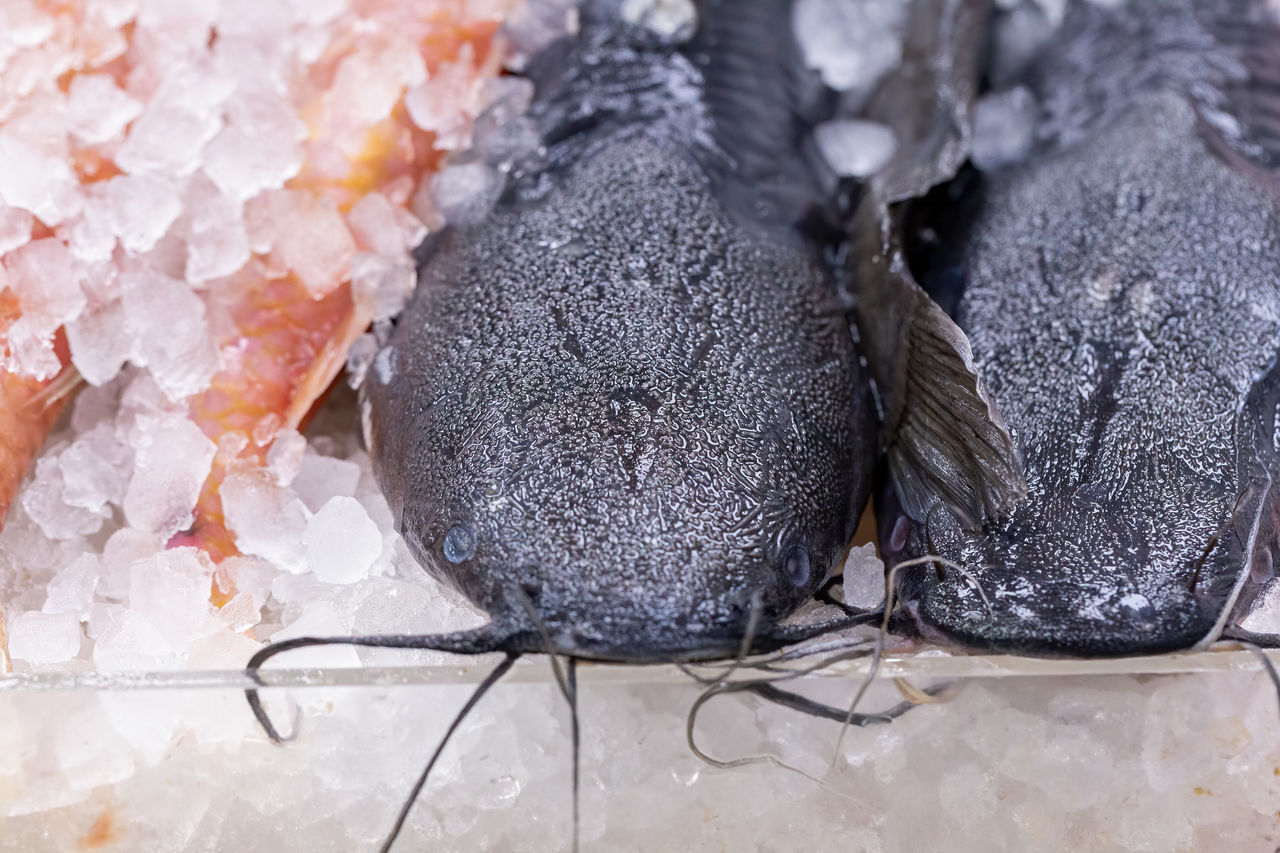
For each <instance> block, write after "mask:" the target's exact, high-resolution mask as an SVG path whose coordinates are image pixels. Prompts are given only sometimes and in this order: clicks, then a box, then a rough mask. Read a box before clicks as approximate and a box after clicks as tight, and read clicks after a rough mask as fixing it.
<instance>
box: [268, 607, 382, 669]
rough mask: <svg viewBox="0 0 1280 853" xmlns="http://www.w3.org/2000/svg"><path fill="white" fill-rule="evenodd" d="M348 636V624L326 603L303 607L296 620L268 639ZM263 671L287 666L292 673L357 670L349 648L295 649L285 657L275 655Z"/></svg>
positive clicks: (356, 662)
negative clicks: (297, 670)
mask: <svg viewBox="0 0 1280 853" xmlns="http://www.w3.org/2000/svg"><path fill="white" fill-rule="evenodd" d="M350 632H351V620H350V619H344V618H343V617H342V616H341V615H340V614H339V613H338V611H337V609H336V608H335V607H334V606H333V605H332V604H331V603H329V602H327V601H319V602H314V603H312V604H310V605H308V606H307V608H306V609H305V610H303V611H302V613H301V614H300V615H299V616H298V618H297V619H295V620H294V621H292V622H290V623H289V624H288V625H285V627H284V628H283V629H282V630H280V631H277V632H275V633H274V634H272V635H271V642H273V643H278V642H280V641H281V640H290V639H293V638H294V637H330V636H341V635H344V634H349V633H350ZM265 666H266V667H268V668H269V667H273V666H288V667H290V668H293V669H307V668H317V669H320V668H323V669H329V668H348V667H359V666H360V656H359V655H358V654H356V650H355V649H353V648H352V647H351V646H316V647H314V648H308V649H298V650H297V651H294V652H291V653H289V655H287V656H284V655H279V656H276V657H274V658H272V659H271V660H270V661H268V662H267V664H265Z"/></svg>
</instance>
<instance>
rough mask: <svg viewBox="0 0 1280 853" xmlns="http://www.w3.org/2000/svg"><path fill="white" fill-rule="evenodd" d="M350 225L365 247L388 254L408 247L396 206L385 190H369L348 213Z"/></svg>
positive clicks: (360, 243)
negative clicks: (388, 199) (397, 216)
mask: <svg viewBox="0 0 1280 853" xmlns="http://www.w3.org/2000/svg"><path fill="white" fill-rule="evenodd" d="M347 224H348V225H350V226H351V233H352V234H354V235H355V238H356V244H357V245H358V246H359V247H360V248H362V249H365V250H367V251H370V252H373V253H375V254H380V255H388V256H393V255H398V254H401V253H403V252H404V250H405V245H404V236H403V234H402V233H401V230H400V225H399V222H398V220H397V219H396V208H395V206H394V205H392V204H391V202H389V201H387V197H386V196H384V195H383V194H382V193H369V194H368V195H366V196H365V197H364V198H362V199H360V200H359V201H358V202H356V203H355V205H354V206H353V207H352V208H351V212H350V213H348V214H347Z"/></svg>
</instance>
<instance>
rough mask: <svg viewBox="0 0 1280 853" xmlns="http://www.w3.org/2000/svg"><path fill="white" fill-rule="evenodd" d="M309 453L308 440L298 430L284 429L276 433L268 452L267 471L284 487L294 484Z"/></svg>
mask: <svg viewBox="0 0 1280 853" xmlns="http://www.w3.org/2000/svg"><path fill="white" fill-rule="evenodd" d="M306 452H307V440H306V439H305V438H304V437H303V436H302V433H300V432H298V431H297V430H296V429H282V430H280V431H279V432H277V433H276V437H275V439H274V440H273V441H272V442H271V448H270V449H269V450H267V470H268V471H270V472H271V476H272V477H274V478H275V481H276V482H277V483H279V484H280V485H282V486H287V485H289V484H290V483H292V482H293V478H294V477H296V476H297V475H298V468H299V467H300V466H301V465H302V457H303V454H305V453H306Z"/></svg>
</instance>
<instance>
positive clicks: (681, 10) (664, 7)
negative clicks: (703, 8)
mask: <svg viewBox="0 0 1280 853" xmlns="http://www.w3.org/2000/svg"><path fill="white" fill-rule="evenodd" d="M622 16H623V17H624V18H625V19H626V20H627V21H629V22H630V23H632V24H638V25H640V26H642V27H645V28H647V29H649V30H652V31H653V32H655V33H657V34H658V35H660V36H662V37H663V38H665V39H668V40H670V41H676V42H681V41H686V40H688V39H689V37H690V36H692V35H693V31H694V28H695V27H697V25H698V12H697V10H696V9H694V7H693V2H692V0H626V2H624V3H623V4H622Z"/></svg>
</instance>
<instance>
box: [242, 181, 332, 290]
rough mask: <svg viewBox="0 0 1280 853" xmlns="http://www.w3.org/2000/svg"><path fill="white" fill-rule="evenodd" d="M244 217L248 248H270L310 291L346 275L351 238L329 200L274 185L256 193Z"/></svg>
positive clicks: (273, 254)
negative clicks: (258, 193) (265, 190)
mask: <svg viewBox="0 0 1280 853" xmlns="http://www.w3.org/2000/svg"><path fill="white" fill-rule="evenodd" d="M245 218H246V224H247V225H248V227H249V237H250V240H249V245H250V248H252V249H253V250H254V251H258V252H263V251H270V252H271V253H272V257H273V258H274V259H276V260H278V261H279V262H280V263H281V264H283V265H284V266H285V267H287V268H289V269H291V270H293V271H294V273H295V274H296V275H297V277H298V280H299V281H301V282H302V283H303V285H304V286H305V287H306V288H307V290H308V291H310V292H311V294H312V295H313V296H323V295H324V294H326V293H328V292H329V291H331V290H333V289H334V288H335V287H337V286H338V285H339V284H341V283H342V281H343V280H344V279H346V277H347V276H348V275H350V273H351V262H352V259H353V258H354V257H355V253H356V243H355V240H354V239H353V238H352V236H351V231H350V230H349V229H348V228H347V224H346V222H344V221H343V219H342V215H341V214H340V213H338V210H337V208H335V207H334V206H333V205H332V204H331V203H330V202H328V201H326V200H324V199H319V198H315V197H314V196H312V195H311V194H310V193H306V192H302V191H300V190H275V191H271V192H266V193H263V194H262V195H261V196H259V197H257V198H255V199H254V200H253V202H252V203H250V204H249V205H248V206H247V207H246V209H245Z"/></svg>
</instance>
